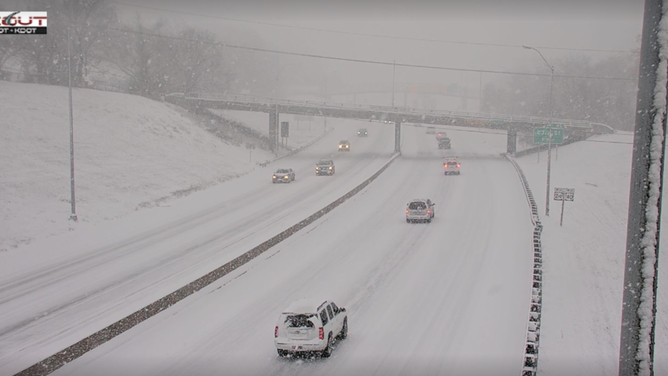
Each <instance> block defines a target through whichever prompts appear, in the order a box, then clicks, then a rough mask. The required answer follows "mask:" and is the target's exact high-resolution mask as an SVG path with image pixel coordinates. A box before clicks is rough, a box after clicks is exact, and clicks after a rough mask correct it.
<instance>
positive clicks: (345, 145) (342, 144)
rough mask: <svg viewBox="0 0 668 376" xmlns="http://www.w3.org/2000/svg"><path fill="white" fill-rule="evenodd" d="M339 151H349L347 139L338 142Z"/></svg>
mask: <svg viewBox="0 0 668 376" xmlns="http://www.w3.org/2000/svg"><path fill="white" fill-rule="evenodd" d="M339 151H350V142H349V141H348V140H341V142H339Z"/></svg>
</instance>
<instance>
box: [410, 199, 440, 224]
mask: <svg viewBox="0 0 668 376" xmlns="http://www.w3.org/2000/svg"><path fill="white" fill-rule="evenodd" d="M434 206H436V204H435V203H433V202H432V201H431V200H430V199H428V198H416V199H413V200H411V201H410V202H409V203H408V204H406V223H412V222H427V223H431V220H432V219H433V218H434V217H435V216H436V213H435V212H434Z"/></svg>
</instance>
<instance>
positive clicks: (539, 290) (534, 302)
mask: <svg viewBox="0 0 668 376" xmlns="http://www.w3.org/2000/svg"><path fill="white" fill-rule="evenodd" d="M505 156H506V158H507V159H508V160H509V161H510V163H512V164H513V166H514V167H515V170H517V173H518V175H519V177H520V180H521V181H522V187H524V193H525V194H526V198H527V201H528V202H529V207H530V208H531V222H532V223H533V225H534V229H533V276H532V281H531V284H532V285H531V303H530V308H529V318H528V323H527V335H526V339H525V345H524V357H523V364H522V373H521V376H536V374H537V372H538V346H539V344H540V326H541V316H542V307H543V247H542V245H541V233H542V231H543V225H542V224H541V222H540V218H539V217H538V206H537V205H536V200H535V199H534V197H533V193H531V189H530V188H529V182H528V181H527V179H526V176H525V175H524V172H523V171H522V169H521V168H520V166H519V165H518V164H517V162H515V160H514V159H513V158H512V157H511V156H509V155H508V154H506V155H505Z"/></svg>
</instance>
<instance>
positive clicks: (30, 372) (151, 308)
mask: <svg viewBox="0 0 668 376" xmlns="http://www.w3.org/2000/svg"><path fill="white" fill-rule="evenodd" d="M400 155H401V154H399V153H397V154H394V155H393V156H392V157H391V158H390V160H389V161H387V163H385V164H384V165H383V167H381V168H380V169H379V170H378V171H377V172H375V173H374V174H373V175H371V177H369V178H368V179H366V180H365V181H363V182H362V183H361V184H359V185H358V186H356V187H355V188H353V189H352V190H351V191H349V192H348V193H346V194H344V195H343V196H341V197H339V198H338V199H337V200H336V201H334V202H332V203H331V204H329V205H327V206H325V207H324V208H322V209H320V210H318V211H316V212H315V213H314V214H312V215H310V216H308V217H306V218H305V219H303V220H302V221H300V222H298V223H297V224H295V225H292V226H290V227H289V228H287V229H286V230H284V231H282V232H280V233H279V234H278V235H275V236H273V237H272V238H270V239H269V240H266V241H264V242H263V243H261V244H260V245H258V246H256V247H254V248H252V249H251V250H249V251H247V252H245V253H243V254H242V255H240V256H238V257H236V258H235V259H233V260H231V261H229V262H227V263H226V264H224V265H222V266H220V267H218V268H216V269H215V270H213V271H211V272H209V273H208V274H206V275H204V276H202V277H200V278H198V279H196V280H194V281H192V282H190V283H189V284H187V285H185V286H183V287H181V288H180V289H178V290H176V291H174V292H172V293H171V294H169V295H167V296H164V297H162V298H160V299H158V300H156V301H155V302H153V303H151V304H149V305H147V306H146V307H144V308H141V309H139V310H137V311H135V312H134V313H132V314H130V315H129V316H126V317H124V318H122V319H120V320H118V321H116V322H115V323H113V324H111V325H109V326H107V327H106V328H104V329H102V330H100V331H98V332H96V333H93V334H91V335H90V336H88V337H86V338H84V339H82V340H81V341H79V342H77V343H75V344H74V345H72V346H70V347H68V348H66V349H63V350H61V351H60V352H58V353H56V354H54V355H51V356H49V357H48V358H46V359H44V360H42V361H40V362H38V363H35V364H33V365H32V366H30V367H28V368H26V369H24V370H23V371H21V372H19V373H17V374H15V375H14V376H44V375H48V374H51V373H53V372H55V371H56V370H57V369H59V368H60V367H62V366H64V365H66V364H67V363H69V362H72V361H74V360H75V359H77V358H79V357H81V356H82V355H84V354H85V353H87V352H89V351H91V350H93V349H95V348H96V347H98V346H100V345H102V344H104V343H106V342H108V341H110V340H112V339H113V338H115V337H117V336H119V335H121V334H122V333H124V332H126V331H128V330H130V329H131V328H132V327H134V326H136V325H138V324H140V323H142V322H144V321H146V320H148V319H150V318H151V317H153V316H155V315H157V314H158V313H160V312H162V311H164V310H165V309H167V308H169V307H171V306H173V305H174V304H176V303H178V302H180V301H181V300H183V299H185V298H187V297H188V296H190V295H193V294H194V293H196V292H198V291H200V290H202V289H203V288H205V287H207V286H209V285H211V284H212V283H214V282H216V281H217V280H219V279H220V278H222V277H224V276H226V275H227V274H229V273H231V272H232V271H234V270H236V269H238V268H239V267H241V266H243V265H244V264H246V263H248V262H249V261H251V260H253V259H254V258H256V257H258V256H260V255H261V254H262V253H264V252H266V251H267V250H269V249H270V248H271V247H273V246H275V245H276V244H278V243H280V242H282V241H283V240H285V239H287V238H289V237H290V236H292V235H294V234H295V233H296V232H297V231H299V230H301V229H303V228H305V227H306V226H308V225H310V224H311V223H313V222H315V221H316V220H318V219H319V218H321V217H322V216H324V215H325V214H327V213H329V212H330V211H332V210H334V209H335V208H336V207H337V206H339V205H341V204H343V203H344V202H345V201H346V200H348V199H349V198H351V197H353V196H355V195H356V194H357V193H359V192H360V191H361V190H362V189H364V188H366V186H368V185H369V184H371V182H373V181H374V180H376V178H378V176H380V174H382V173H383V171H385V170H386V169H387V168H388V167H389V166H390V164H392V162H394V160H395V159H396V158H397V157H398V156H400Z"/></svg>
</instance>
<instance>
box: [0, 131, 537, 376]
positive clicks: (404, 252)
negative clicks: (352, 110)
mask: <svg viewBox="0 0 668 376" xmlns="http://www.w3.org/2000/svg"><path fill="white" fill-rule="evenodd" d="M364 126H366V127H367V128H369V132H370V136H369V137H368V138H364V139H361V138H360V139H358V138H356V137H354V132H356V128H355V126H354V125H349V126H346V127H343V126H339V127H337V129H336V130H335V131H334V132H333V133H332V134H331V135H330V136H327V137H325V138H324V139H323V140H322V141H320V142H319V143H318V144H316V145H314V147H313V148H311V149H309V150H307V151H306V152H303V153H300V154H298V155H296V156H294V157H290V158H288V159H285V160H282V161H281V162H277V163H276V166H274V164H270V165H269V167H268V169H267V170H264V171H255V172H253V173H251V174H249V175H247V176H245V177H242V178H240V179H237V180H235V181H232V182H228V183H225V184H222V185H221V187H220V188H214V189H212V190H209V191H211V192H209V191H207V192H206V195H204V194H202V195H198V196H197V197H193V198H192V199H191V200H189V199H190V198H187V199H184V200H182V201H184V202H185V201H187V202H188V203H189V204H190V207H188V208H186V207H184V206H183V205H185V204H182V203H179V205H181V206H179V207H174V208H164V210H166V213H165V214H163V215H162V217H161V218H160V223H164V224H163V225H162V226H160V227H157V228H153V229H145V228H144V229H142V228H139V227H138V228H136V229H135V230H134V233H133V234H132V235H131V236H130V237H128V238H126V239H124V238H123V237H122V236H120V235H117V234H120V233H123V232H122V231H121V229H116V230H114V231H111V230H109V231H111V232H112V233H114V234H116V235H114V236H111V237H110V238H107V239H96V241H95V242H94V243H95V246H94V247H93V246H91V245H90V241H89V243H87V244H88V248H86V247H83V248H78V250H76V249H75V250H72V251H71V253H69V254H68V256H66V257H64V256H62V254H61V255H60V256H52V257H50V258H49V257H44V258H42V260H43V263H42V264H39V265H34V264H32V265H30V267H27V266H26V267H25V268H21V269H16V270H11V271H10V270H3V273H2V275H3V277H2V282H0V283H1V286H0V289H2V290H0V299H1V300H0V301H2V303H1V304H2V305H1V306H0V309H2V310H3V312H8V313H9V314H8V315H7V317H8V318H9V319H8V320H5V321H3V323H2V330H1V332H0V333H1V335H0V343H1V344H2V346H1V347H2V350H1V351H2V354H1V355H0V356H1V358H0V360H2V361H1V362H0V363H2V364H3V368H2V369H0V373H2V374H3V375H4V374H5V373H12V372H18V371H20V370H21V369H23V368H26V367H28V366H30V365H31V364H33V363H35V362H37V361H39V360H41V359H42V358H44V357H46V356H48V355H51V354H53V353H55V352H57V351H58V350H60V349H62V348H64V347H66V346H68V345H71V344H72V343H74V342H76V341H77V340H78V339H81V338H83V337H84V336H86V335H88V334H90V333H92V332H93V331H95V330H99V329H101V328H102V327H103V326H105V325H108V324H110V323H111V322H113V321H115V320H118V319H119V318H121V317H123V316H124V315H127V314H129V313H131V312H133V311H135V310H136V309H138V308H141V307H142V306H143V305H146V304H148V303H149V302H150V301H152V300H155V299H157V298H159V297H160V296H163V295H166V294H167V293H169V292H171V291H173V290H175V289H176V288H178V287H180V286H181V285H183V284H185V283H187V282H190V281H191V280H193V279H195V278H197V277H198V276H200V275H203V274H204V273H206V272H208V271H210V270H211V269H213V268H215V267H217V266H219V265H221V264H223V263H224V262H226V261H229V260H230V259H231V258H233V257H235V256H238V255H239V254H241V253H243V252H244V251H246V250H248V249H250V248H252V247H253V246H255V245H257V244H258V243H260V242H261V241H263V240H265V239H267V238H269V237H271V236H273V235H275V234H276V233H277V232H279V231H281V230H283V229H285V228H287V227H289V226H290V225H292V224H294V223H296V222H298V221H300V220H302V219H303V218H304V217H306V216H308V215H310V214H312V213H313V212H314V211H316V210H318V209H320V208H321V207H323V206H325V205H327V204H328V203H329V202H332V201H334V200H335V199H337V198H338V197H340V196H341V195H343V194H344V193H345V192H347V191H349V190H350V189H352V188H353V187H355V186H356V185H358V184H359V183H361V182H362V181H364V180H365V179H366V178H368V177H369V176H370V175H372V174H373V172H375V171H376V170H377V169H378V168H380V167H381V166H382V165H383V164H384V163H385V162H386V161H387V160H388V159H389V157H390V155H391V150H392V146H393V136H394V135H393V127H383V126H382V125H380V124H367V125H364ZM448 133H449V134H450V135H451V138H452V139H453V150H451V151H440V150H438V149H436V147H435V141H434V139H433V135H427V134H425V132H424V129H422V128H413V127H411V126H404V127H403V143H402V151H403V155H402V157H401V158H399V159H397V160H396V161H395V162H394V163H393V164H392V165H390V167H389V168H388V169H387V170H386V171H385V172H384V173H383V174H382V175H381V176H380V177H379V178H378V179H377V180H376V181H374V182H373V183H372V184H371V185H369V186H368V187H367V188H365V189H364V190H363V191H361V192H360V193H358V194H357V195H356V196H355V197H353V198H352V199H350V200H348V201H346V202H345V203H343V204H342V205H341V206H339V207H338V208H336V209H335V210H334V211H332V212H331V213H329V214H328V215H326V216H325V217H323V218H321V219H319V220H318V221H316V222H315V223H314V224H312V225H311V226H309V227H307V228H305V229H304V230H302V231H300V232H298V233H296V234H295V235H294V236H292V237H290V238H288V239H287V240H285V241H283V242H281V243H280V244H278V245H277V246H275V247H274V248H272V249H270V250H269V251H267V252H265V253H264V254H262V255H261V256H260V257H258V258H256V259H255V260H253V261H251V262H250V263H248V264H246V265H245V266H243V267H241V268H239V269H237V270H235V271H234V272H232V273H230V274H229V275H227V276H225V277H224V278H222V279H221V280H219V281H217V282H216V283H214V284H212V285H211V286H208V287H207V288H205V289H204V290H202V291H200V292H198V293H196V294H195V295H193V296H190V297H189V298H187V299H185V300H184V301H182V302H181V303H179V304H177V305H175V306H173V307H171V308H169V309H167V310H166V311H164V312H162V313H160V314H158V315H157V316H155V317H153V318H152V319H150V320H148V321H146V322H144V323H142V324H139V325H138V326H136V327H134V328H133V329H131V330H130V331H128V332H126V333H124V334H122V335H120V336H118V337H117V338H115V339H113V340H111V341H109V342H107V343H106V344H104V345H102V346H100V347H98V348H97V349H95V350H93V351H91V352H90V353H88V354H86V355H84V356H82V357H81V358H79V359H77V360H76V361H74V362H72V363H70V364H67V365H65V366H64V367H62V368H60V369H59V370H58V371H56V373H54V375H55V374H57V375H75V374H76V375H89V374H98V375H106V374H109V375H111V374H132V375H154V374H155V375H158V374H161V375H163V374H167V375H176V374H192V375H196V374H210V373H212V372H215V371H216V370H218V371H224V372H225V373H226V374H248V375H251V374H278V375H293V374H296V375H302V374H303V375H307V374H308V375H310V374H323V375H335V374H336V375H338V374H349V375H350V374H378V375H381V374H383V375H385V374H389V375H393V374H397V375H398V374H406V373H419V374H437V373H438V374H442V373H444V372H447V373H452V374H460V375H467V374H471V375H473V374H481V373H487V374H490V373H493V374H495V375H517V374H519V372H520V368H521V361H522V355H523V350H524V349H523V346H524V336H525V329H526V318H527V315H528V307H529V299H530V288H531V285H530V282H531V262H532V250H531V230H532V224H531V221H530V215H529V208H528V205H527V200H526V197H525V195H524V192H523V190H522V187H521V184H520V181H519V179H518V177H517V173H516V172H515V170H514V168H513V166H512V165H511V164H510V163H509V162H507V161H506V160H505V159H503V158H500V157H499V153H501V152H503V148H504V147H505V137H504V136H502V135H497V134H485V133H470V132H457V131H448ZM342 138H348V139H350V140H351V146H352V147H351V149H352V151H351V152H350V153H349V154H348V153H338V154H337V153H335V154H334V158H333V159H334V160H335V162H336V164H337V173H336V175H334V176H333V177H331V178H330V177H315V176H313V175H314V174H313V163H314V162H315V160H317V159H318V158H320V157H325V156H327V155H329V154H331V153H330V152H329V150H334V149H333V148H332V146H335V144H336V142H338V140H339V139H342ZM445 154H457V155H459V156H460V159H461V161H462V175H461V176H444V175H443V173H442V165H441V157H442V156H443V155H445ZM279 164H280V166H286V167H292V168H294V169H295V170H296V172H297V180H296V181H295V182H294V183H291V184H285V185H272V184H270V183H269V180H270V173H271V169H275V168H276V167H280V166H278V165H279ZM216 195H217V196H216ZM415 197H427V198H431V199H432V200H433V201H434V202H436V203H437V206H436V218H435V220H434V221H433V222H432V223H431V224H407V223H406V222H405V221H404V216H403V211H404V208H405V205H406V202H407V200H410V199H411V198H415ZM205 198H206V199H205ZM204 202H205V203H204ZM170 209H173V210H172V211H171V212H170ZM184 211H186V212H187V213H188V215H186V216H183V212H184ZM177 212H178V213H180V214H178V215H177ZM152 213H153V214H152V215H155V211H153V212H152ZM145 215H147V216H148V215H149V214H145ZM138 217H139V215H138ZM179 218H180V219H179ZM132 220H133V219H132V218H131V219H130V220H128V221H126V223H132ZM135 220H136V221H137V223H140V222H141V223H143V222H142V221H139V218H135ZM119 226H120V225H119ZM126 236H127V233H126ZM88 238H90V235H89V236H88ZM105 241H106V243H105ZM91 247H92V248H91ZM91 250H92V253H90V251H91ZM39 251H40V250H35V252H39ZM16 257H19V256H16ZM17 264H18V263H14V267H15V268H16V265H17ZM40 271H41V272H42V273H44V277H41V276H40V274H38V273H37V274H36V272H40ZM17 278H24V280H25V282H24V283H23V284H21V285H18V284H16V283H14V282H15V281H16V280H17ZM302 297H310V298H326V299H330V298H331V299H334V300H335V302H337V303H338V304H339V305H340V306H344V307H346V308H347V309H348V312H349V317H350V335H349V338H348V339H346V340H345V341H343V342H340V343H339V344H338V346H337V348H336V349H335V351H334V354H333V356H332V358H330V359H327V360H317V361H313V362H303V361H294V360H284V359H280V358H278V357H277V355H276V351H275V349H274V347H273V342H272V334H273V327H274V325H275V321H276V319H277V317H278V314H279V313H280V311H281V310H282V309H283V308H285V307H286V306H287V305H288V304H289V303H290V302H291V301H293V300H296V299H299V298H302ZM44 312H48V314H46V315H42V313H44ZM26 317H29V318H31V319H30V320H26ZM36 317H37V318H38V319H34V318H36ZM481 359H484V360H485V361H484V362H482V361H480V360H481Z"/></svg>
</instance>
